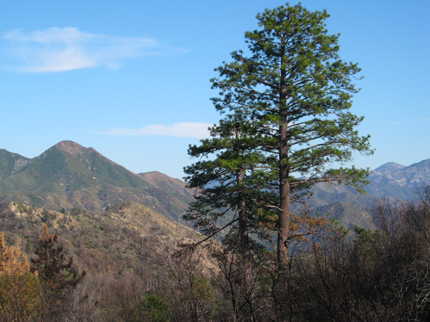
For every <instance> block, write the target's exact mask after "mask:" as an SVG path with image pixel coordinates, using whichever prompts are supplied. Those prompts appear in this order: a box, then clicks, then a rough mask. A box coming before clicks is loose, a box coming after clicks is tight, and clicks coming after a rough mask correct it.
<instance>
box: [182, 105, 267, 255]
mask: <svg viewBox="0 0 430 322" xmlns="http://www.w3.org/2000/svg"><path fill="white" fill-rule="evenodd" d="M249 126H250V125H249V124H248V123H247V120H246V119H245V118H244V116H243V115H241V114H240V113H237V114H234V115H228V116H227V117H226V118H225V119H223V120H221V121H220V124H219V125H216V126H213V127H212V128H211V129H210V130H211V134H212V138H211V139H205V140H202V141H201V144H200V145H199V146H197V145H194V146H190V148H189V150H188V154H189V155H190V156H192V157H200V158H201V157H208V156H211V155H213V154H215V153H216V158H215V159H213V160H201V161H199V162H196V163H195V164H193V165H191V166H188V167H186V168H185V169H184V171H185V173H186V174H187V175H188V176H187V177H186V178H185V180H186V182H187V183H188V187H189V188H197V189H198V190H197V191H198V192H197V194H196V201H195V202H193V203H191V204H190V207H189V209H188V211H187V213H186V214H185V216H184V219H186V220H191V221H194V226H195V227H196V228H199V229H200V230H201V231H202V232H203V233H205V234H206V235H208V236H209V237H212V236H213V235H215V234H217V233H219V232H221V231H222V230H223V229H227V230H228V232H227V233H225V236H227V238H225V240H224V241H225V242H228V243H229V245H230V246H231V247H232V249H236V250H238V251H240V252H241V253H242V257H243V259H247V258H248V259H249V256H250V255H251V250H252V249H254V250H255V247H253V246H255V245H253V243H252V239H251V238H250V234H253V235H255V236H258V237H260V239H261V238H262V239H264V238H267V234H266V233H265V230H264V229H262V226H261V223H262V222H263V221H264V219H263V214H262V213H257V212H256V210H257V209H259V207H258V206H256V205H257V204H258V203H262V202H264V200H265V199H267V198H268V197H269V196H268V194H267V192H265V191H264V188H266V190H267V185H266V184H265V185H261V183H260V182H258V181H257V180H255V178H256V177H259V176H260V175H264V172H261V171H260V169H258V165H259V164H261V162H262V160H263V159H264V155H263V154H261V153H258V152H256V151H254V150H253V149H252V146H250V137H249V136H248V134H247V132H248V131H247V128H248V127H249ZM255 183H257V184H255ZM260 209H261V207H260ZM221 226H222V227H221Z"/></svg>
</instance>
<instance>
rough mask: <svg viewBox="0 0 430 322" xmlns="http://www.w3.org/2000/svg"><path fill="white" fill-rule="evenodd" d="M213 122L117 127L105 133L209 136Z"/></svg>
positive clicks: (181, 136) (183, 136)
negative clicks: (138, 127) (134, 127)
mask: <svg viewBox="0 0 430 322" xmlns="http://www.w3.org/2000/svg"><path fill="white" fill-rule="evenodd" d="M212 125H213V124H209V123H191V122H184V123H175V124H173V125H170V126H168V125H161V124H153V125H147V126H144V127H142V128H140V129H129V128H116V129H112V130H110V131H108V132H106V133H104V134H111V135H134V136H149V135H164V136H173V137H179V138H185V137H188V138H198V139H203V138H208V137H209V136H210V132H209V130H208V128H209V127H210V126H212Z"/></svg>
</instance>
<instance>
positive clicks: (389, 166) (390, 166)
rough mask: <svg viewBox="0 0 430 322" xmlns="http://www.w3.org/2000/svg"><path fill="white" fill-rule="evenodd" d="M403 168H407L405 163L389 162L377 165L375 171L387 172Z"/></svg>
mask: <svg viewBox="0 0 430 322" xmlns="http://www.w3.org/2000/svg"><path fill="white" fill-rule="evenodd" d="M403 168H405V166H404V165H401V164H398V163H396V162H387V163H385V164H383V165H381V166H380V167H377V168H376V169H375V170H373V171H375V172H386V171H389V172H396V171H399V170H401V169H403Z"/></svg>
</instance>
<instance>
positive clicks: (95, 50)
mask: <svg viewBox="0 0 430 322" xmlns="http://www.w3.org/2000/svg"><path fill="white" fill-rule="evenodd" d="M3 39H5V40H8V41H9V42H10V48H9V53H10V54H11V55H12V56H13V57H15V58H18V59H20V60H21V63H20V64H19V66H15V67H14V69H16V70H19V71H22V72H30V73H40V72H62V71H67V70H72V69H81V68H95V67H99V66H107V67H109V68H117V67H118V66H119V64H120V63H121V62H122V61H123V60H125V59H129V58H135V57H141V56H150V55H165V54H181V53H185V52H187V51H186V50H185V49H182V48H171V47H167V46H164V45H163V44H161V43H159V42H158V41H157V40H155V39H153V38H124V37H113V36H107V35H103V34H91V33H87V32H83V31H80V30H78V29H77V28H72V27H65V28H57V27H54V28H50V29H46V30H38V31H33V32H30V33H28V34H24V33H22V32H21V31H20V30H12V31H9V32H7V33H6V34H5V35H4V36H3Z"/></svg>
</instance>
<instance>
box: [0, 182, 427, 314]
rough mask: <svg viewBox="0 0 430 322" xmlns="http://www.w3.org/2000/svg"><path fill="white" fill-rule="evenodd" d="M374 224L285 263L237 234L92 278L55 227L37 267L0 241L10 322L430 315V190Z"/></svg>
mask: <svg viewBox="0 0 430 322" xmlns="http://www.w3.org/2000/svg"><path fill="white" fill-rule="evenodd" d="M374 220H375V224H377V226H378V227H379V229H378V230H376V231H369V230H366V229H362V228H359V227H357V228H356V229H355V234H354V236H353V237H351V235H350V233H347V232H345V231H343V230H342V229H341V228H337V229H330V230H328V231H327V232H326V234H325V236H323V238H319V239H318V240H316V239H313V238H311V239H309V240H307V241H303V242H302V243H301V244H300V247H299V246H297V247H295V249H293V250H292V251H291V256H290V260H289V261H288V262H287V263H286V265H285V266H284V267H280V266H279V265H278V264H277V261H276V253H275V252H272V251H262V252H260V253H254V254H253V257H252V260H246V261H244V258H243V256H242V255H241V254H240V253H239V252H238V251H237V249H238V247H237V246H238V245H239V244H238V242H237V241H238V240H237V236H236V237H234V236H232V238H231V239H230V240H229V242H226V243H225V245H223V246H220V245H219V244H209V245H205V246H199V247H189V246H182V247H179V249H180V250H179V251H178V252H177V253H175V254H172V255H166V256H165V257H164V258H160V260H159V262H158V263H157V265H158V269H157V270H155V271H154V270H152V271H151V270H149V269H148V270H145V271H144V272H140V274H139V276H137V275H136V274H133V273H132V272H126V273H123V274H122V275H119V276H112V275H103V274H101V273H98V272H89V273H90V274H87V276H85V277H84V275H85V273H83V274H82V273H81V274H80V275H78V274H76V272H73V270H72V269H71V262H70V260H66V258H64V256H63V255H62V249H61V247H59V246H57V243H58V237H57V236H55V235H54V236H51V235H50V234H49V232H48V230H47V227H46V226H45V228H44V232H43V234H42V235H41V236H40V239H39V246H38V247H37V248H36V251H35V253H36V255H37V256H35V257H34V259H33V260H32V261H31V264H30V263H29V262H27V260H26V257H25V256H24V257H21V256H20V252H19V250H14V249H11V248H8V247H7V246H6V245H5V242H4V240H3V238H1V240H0V256H1V258H0V260H1V264H0V265H1V267H0V270H1V275H0V314H1V321H136V322H137V321H427V320H429V319H430V316H429V314H428V312H429V311H430V187H426V188H424V189H422V190H421V192H420V199H419V201H416V202H410V203H405V204H401V205H391V204H389V203H381V204H380V205H379V206H378V207H377V208H376V209H375V211H374ZM208 256H209V257H210V258H211V260H210V263H211V264H210V265H208V261H207V257H208ZM203 259H204V260H203Z"/></svg>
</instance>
